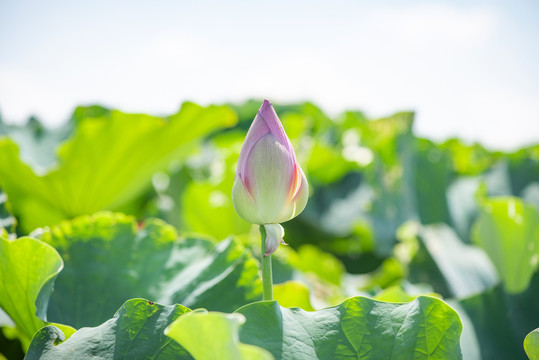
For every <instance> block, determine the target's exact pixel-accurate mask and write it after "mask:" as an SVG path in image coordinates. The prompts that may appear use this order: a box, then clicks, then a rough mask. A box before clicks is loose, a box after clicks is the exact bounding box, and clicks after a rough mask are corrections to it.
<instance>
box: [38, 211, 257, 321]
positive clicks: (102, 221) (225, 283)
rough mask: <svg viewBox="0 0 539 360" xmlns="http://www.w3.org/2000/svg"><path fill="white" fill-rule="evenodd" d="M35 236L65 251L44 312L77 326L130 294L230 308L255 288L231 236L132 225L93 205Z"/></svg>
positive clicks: (249, 262)
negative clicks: (184, 234)
mask: <svg viewBox="0 0 539 360" xmlns="http://www.w3.org/2000/svg"><path fill="white" fill-rule="evenodd" d="M41 239H42V240H43V241H44V242H46V243H49V244H51V245H52V246H54V247H55V248H56V249H57V250H58V252H59V253H60V255H61V256H62V258H64V259H65V268H64V270H63V271H62V272H61V273H60V275H59V276H58V278H57V280H56V285H55V288H54V292H53V293H52V296H51V299H50V303H49V309H48V315H49V318H50V319H53V320H54V321H57V322H61V323H64V324H69V325H72V326H74V327H76V328H79V327H82V326H96V325H98V324H100V323H102V322H103V321H105V320H107V319H108V318H110V317H111V316H112V314H114V312H115V311H116V309H117V308H118V307H119V306H120V305H121V304H122V303H124V302H125V301H126V300H128V299H130V298H134V297H144V298H147V299H150V300H152V301H155V302H160V303H166V304H174V303H180V304H183V305H184V306H189V307H206V308H208V309H213V310H220V311H233V310H235V309H236V308H238V307H239V306H241V305H244V304H246V303H248V302H250V301H254V300H257V299H259V297H260V295H261V291H262V290H261V280H260V278H259V276H258V273H257V271H258V269H257V265H256V262H255V260H254V259H253V258H252V257H251V256H250V255H249V254H248V253H247V252H246V251H245V249H244V248H243V247H242V246H241V245H240V244H238V243H237V242H236V241H234V240H232V239H228V240H225V241H223V242H221V243H219V244H217V245H216V246H215V245H213V243H212V242H211V241H208V240H204V239H201V238H184V239H178V236H177V234H176V231H175V230H174V228H173V227H171V226H170V225H167V224H165V223H163V222H162V221H159V220H149V221H147V222H146V223H144V224H141V225H137V223H136V222H135V219H134V218H132V217H130V216H125V215H122V214H111V213H98V214H96V215H94V216H83V217H79V218H76V219H74V220H72V221H70V222H63V223H61V224H60V225H58V226H56V227H53V228H51V229H50V230H47V231H45V233H44V234H43V235H42V237H41Z"/></svg>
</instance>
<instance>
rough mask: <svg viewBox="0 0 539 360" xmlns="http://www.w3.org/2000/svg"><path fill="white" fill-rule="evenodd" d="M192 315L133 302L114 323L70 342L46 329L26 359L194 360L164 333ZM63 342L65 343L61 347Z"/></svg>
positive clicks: (179, 309) (88, 330)
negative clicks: (187, 315) (172, 323)
mask: <svg viewBox="0 0 539 360" xmlns="http://www.w3.org/2000/svg"><path fill="white" fill-rule="evenodd" d="M189 311H190V310H189V309H188V308H186V307H183V306H181V305H171V306H164V305H160V304H156V303H152V302H150V301H147V300H144V299H132V300H129V301H127V302H126V303H125V304H124V305H122V307H121V308H120V309H119V310H118V311H117V312H116V314H114V317H113V318H112V319H110V320H107V321H106V322H104V323H103V324H101V325H99V326H97V327H94V328H83V329H80V330H79V331H77V332H75V333H74V334H73V336H71V337H70V338H69V339H67V340H66V341H64V339H65V336H64V334H63V333H62V331H61V330H60V329H59V328H57V327H55V326H47V327H44V328H42V329H41V330H40V331H38V332H37V333H36V335H35V336H34V338H33V340H32V343H31V344H30V347H29V349H28V353H27V355H26V359H27V360H34V359H35V360H37V359H41V360H48V359H50V360H53V359H54V360H68V359H74V358H77V359H86V358H99V359H155V360H168V359H174V360H184V359H185V360H187V359H192V357H191V356H190V355H189V353H188V352H187V351H186V350H185V349H184V348H182V347H181V346H180V345H178V344H177V343H176V342H174V341H172V339H170V338H168V337H166V336H165V335H164V333H163V332H164V330H165V327H166V326H167V325H168V324H170V323H171V322H173V321H174V320H176V319H177V318H178V317H179V316H180V315H182V314H184V313H186V312H189ZM60 341H64V342H62V343H61V344H58V343H59V342H60Z"/></svg>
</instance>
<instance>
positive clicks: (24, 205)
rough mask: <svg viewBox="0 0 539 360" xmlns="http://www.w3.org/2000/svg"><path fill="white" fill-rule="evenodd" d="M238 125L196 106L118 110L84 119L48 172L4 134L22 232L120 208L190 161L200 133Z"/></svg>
mask: <svg viewBox="0 0 539 360" xmlns="http://www.w3.org/2000/svg"><path fill="white" fill-rule="evenodd" d="M234 123H235V115H234V114H233V113H232V112H231V111H230V110H229V109H228V108H226V107H216V106H211V107H208V108H202V107H200V106H198V105H195V104H192V103H186V104H184V105H183V106H182V108H181V110H180V112H179V113H177V114H175V115H172V116H170V117H169V118H167V119H163V118H158V117H152V116H148V115H137V114H126V113H122V112H119V111H112V112H110V113H106V114H103V115H100V116H97V117H86V118H83V119H82V120H80V121H79V122H78V123H77V128H76V130H75V133H74V135H73V136H72V138H70V139H69V141H67V142H66V143H64V144H63V145H62V146H61V147H60V149H59V150H58V162H59V164H58V166H57V167H55V168H54V169H52V170H50V171H49V172H47V173H46V174H45V175H43V176H40V175H38V174H36V173H35V172H34V171H33V170H32V169H31V168H30V167H29V166H28V165H26V164H24V163H23V162H22V161H21V159H20V158H19V150H18V148H17V145H15V143H13V142H12V141H11V140H9V139H3V140H1V139H0V185H1V187H2V188H3V189H4V191H5V192H6V193H7V194H8V196H9V198H10V201H11V203H12V207H13V213H14V215H15V216H17V218H18V219H19V223H20V226H21V229H22V230H23V231H24V232H29V231H32V230H33V229H35V228H36V227H39V226H44V225H53V224H56V223H58V222H59V221H61V220H64V219H70V218H73V217H75V216H78V215H83V214H92V213H94V212H95V211H98V210H103V209H119V208H121V207H122V206H126V205H127V204H128V203H129V202H130V201H132V200H133V198H135V197H136V196H138V195H140V194H141V192H142V191H143V190H145V189H146V188H147V187H148V186H149V185H150V180H151V177H152V175H153V173H155V172H156V171H158V170H164V169H166V168H167V166H168V165H169V164H170V163H171V162H172V161H173V160H180V159H183V158H185V156H186V155H187V154H188V153H189V150H190V149H192V146H193V144H194V143H195V142H196V141H197V140H200V138H201V137H202V136H204V135H207V134H209V133H210V132H211V131H214V130H215V129H218V128H221V127H224V126H230V125H233V124H234ZM21 179H24V180H22V181H21Z"/></svg>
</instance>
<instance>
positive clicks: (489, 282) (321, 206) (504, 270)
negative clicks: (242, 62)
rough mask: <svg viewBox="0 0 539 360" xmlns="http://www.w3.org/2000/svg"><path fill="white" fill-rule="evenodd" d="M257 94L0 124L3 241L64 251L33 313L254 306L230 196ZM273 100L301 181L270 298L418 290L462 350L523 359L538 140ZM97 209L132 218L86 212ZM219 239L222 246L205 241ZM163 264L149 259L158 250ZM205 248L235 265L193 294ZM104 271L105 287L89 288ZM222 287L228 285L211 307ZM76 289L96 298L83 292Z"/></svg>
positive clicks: (533, 291)
mask: <svg viewBox="0 0 539 360" xmlns="http://www.w3.org/2000/svg"><path fill="white" fill-rule="evenodd" d="M260 103H261V101H260V100H251V101H247V102H245V103H242V104H228V105H219V106H209V107H201V106H198V105H195V104H193V103H185V104H183V105H182V107H181V109H180V111H179V112H178V113H176V114H173V115H171V116H168V117H164V118H159V117H154V116H149V115H140V114H128V113H123V112H120V111H117V110H112V109H107V108H104V107H100V106H89V107H79V108H77V109H76V110H75V111H74V113H73V116H72V118H71V120H70V121H69V122H68V123H67V124H66V125H65V126H63V127H62V128H57V129H52V130H51V129H48V128H47V127H44V126H42V125H41V124H40V123H39V120H37V119H35V118H33V119H31V121H30V122H29V123H28V124H27V125H26V126H22V127H21V126H14V125H6V124H4V123H2V124H1V127H0V131H1V132H2V135H3V137H2V138H1V140H0V158H1V161H0V186H1V188H2V191H3V193H2V194H3V195H2V199H3V202H2V203H1V206H2V207H1V208H0V210H1V212H0V213H1V214H2V224H5V225H4V227H5V229H6V231H5V232H6V236H11V237H13V236H15V235H18V236H23V235H28V234H29V233H31V232H33V233H32V236H38V237H40V238H41V239H42V240H43V241H45V242H47V243H50V244H51V245H53V246H54V247H55V248H56V249H57V250H58V252H59V253H60V255H61V256H62V258H64V267H65V268H64V270H63V272H65V275H64V277H62V273H60V276H59V278H58V280H57V281H56V285H55V290H54V291H53V293H52V297H51V300H50V303H49V307H48V316H49V318H50V319H51V320H52V321H57V322H60V323H64V324H69V325H73V326H75V327H80V326H88V325H92V326H95V325H98V324H99V323H101V322H102V321H104V320H106V319H108V318H109V317H110V316H112V314H113V312H114V310H115V309H117V308H118V307H119V306H120V305H121V304H122V303H123V301H125V300H127V299H129V298H132V297H151V298H152V299H155V300H157V299H161V300H162V301H164V302H165V303H171V302H172V303H174V302H176V303H178V302H180V301H179V300H180V299H181V300H182V301H184V302H183V303H182V304H183V305H186V306H192V305H195V306H197V305H196V304H198V306H199V307H200V306H203V307H207V308H210V309H213V310H221V311H223V310H224V311H233V310H234V309H235V308H237V307H239V306H241V305H242V304H246V303H248V302H250V301H252V300H256V299H258V298H259V296H260V283H259V281H260V280H259V278H258V277H257V276H256V270H253V266H254V267H255V269H256V266H257V265H256V260H254V259H256V258H257V257H258V256H259V252H260V247H259V238H258V231H257V229H256V227H254V226H251V225H250V224H248V223H246V222H244V221H243V220H242V219H241V218H239V216H238V215H237V214H236V212H235V211H234V208H233V205H232V202H231V198H230V191H231V188H232V184H233V181H234V171H235V165H236V162H237V158H238V154H239V150H240V148H241V144H242V141H243V138H244V136H245V134H246V131H247V129H248V127H249V126H250V123H251V121H252V119H253V117H254V114H256V111H257V109H258V107H259V105H260ZM275 108H276V111H277V113H278V114H279V115H280V117H281V120H282V123H283V125H284V127H285V129H286V130H287V133H288V135H289V137H290V139H291V141H292V143H293V145H294V147H295V149H296V153H297V157H298V159H299V162H300V163H301V165H302V167H303V168H304V170H305V172H306V174H307V177H308V179H309V183H310V185H311V186H310V189H311V190H310V191H311V194H310V200H309V203H308V205H307V208H306V209H305V211H304V212H303V213H302V214H301V215H300V216H298V217H297V218H295V219H293V220H291V221H289V222H287V223H285V224H283V225H284V228H285V232H286V237H285V238H286V241H287V243H289V244H290V245H289V246H281V247H280V249H279V251H277V252H276V254H275V256H274V278H275V282H276V290H275V294H276V297H277V300H278V301H280V302H281V304H283V305H284V306H301V307H303V308H304V309H305V310H309V311H312V310H313V309H319V308H322V307H325V306H329V305H336V304H338V303H340V302H342V301H343V300H344V299H346V298H348V297H350V296H356V295H366V296H371V297H375V298H377V299H382V300H386V301H397V302H406V301H410V300H411V299H414V298H415V297H416V296H417V295H420V294H431V295H434V296H436V297H440V298H443V299H445V300H446V301H447V302H449V304H451V305H452V306H454V307H455V309H456V310H457V311H458V313H459V315H460V317H461V319H462V321H463V323H464V333H463V336H462V340H461V346H462V349H463V353H464V358H479V357H481V358H484V359H487V358H488V359H497V358H499V359H503V358H511V357H512V356H515V354H520V355H519V356H524V350H523V347H522V341H523V339H524V337H525V335H526V334H527V333H528V332H530V331H531V330H533V329H534V328H535V327H536V326H537V324H538V323H539V309H538V308H537V306H536V299H537V298H538V297H539V274H538V259H539V209H538V206H539V145H534V146H529V147H524V148H522V149H519V150H517V151H515V152H501V151H490V150H488V149H486V148H484V147H483V146H481V145H480V144H477V143H475V144H468V143H464V142H462V141H460V140H458V139H450V140H447V141H445V142H434V141H431V140H429V139H425V138H421V137H418V136H416V135H415V134H414V131H413V124H414V114H413V113H397V114H395V115H393V116H390V117H386V118H380V119H368V118H367V117H366V116H364V115H363V114H362V113H360V112H357V111H350V112H344V113H342V114H340V115H338V116H336V117H330V116H328V115H327V114H325V113H324V112H323V111H322V110H321V109H320V108H318V107H317V106H316V105H315V104H313V103H299V104H288V105H279V104H275ZM34 154H39V156H35V155H34ZM28 159H31V160H28ZM99 211H115V212H122V213H124V214H126V215H130V216H132V217H127V218H125V215H121V214H118V215H110V214H108V213H101V214H102V215H99V214H96V215H93V214H94V213H96V212H99ZM81 215H92V218H88V219H87V218H84V217H80V216H81ZM154 218H157V219H162V220H163V221H165V222H167V223H168V224H170V225H172V227H171V226H170V225H166V224H164V223H163V224H162V223H160V222H159V221H158V220H151V219H154ZM134 219H136V220H137V221H138V225H137V224H136V223H135V222H134V221H135V220H134ZM37 228H43V229H44V230H39V231H37V232H36V231H35V229H37ZM49 228H50V230H48V229H49ZM137 228H138V229H139V230H136V229H137ZM135 230H136V231H137V232H138V231H140V232H138V233H136V232H134V231H135ZM176 231H177V232H179V233H180V234H197V235H196V236H197V237H198V238H199V239H198V240H196V239H193V240H189V241H188V242H187V243H184V245H181V247H180V248H178V249H175V248H174V247H175V246H176V245H173V244H172V243H169V244H167V242H169V241H173V240H174V239H175V238H176V237H177V235H175V234H176ZM9 232H11V233H12V235H8V233H9ZM128 234H133V235H128ZM137 234H138V235H137ZM133 236H134V237H133ZM228 237H232V239H234V240H233V242H232V243H230V241H231V240H230V239H229V240H228V243H226V244H225V243H220V242H219V241H220V240H223V239H226V238H228ZM108 239H116V240H114V241H113V240H108ZM128 239H132V240H128ZM151 239H153V240H151ZM166 239H170V240H166ZM111 241H112V242H111ZM212 242H213V243H215V244H217V246H218V249H219V250H216V251H217V252H215V250H211V243H212ZM107 243H110V245H106V244H107ZM107 247H110V248H109V250H106V252H108V253H109V255H110V254H114V253H117V256H115V257H114V256H110V257H108V258H109V259H112V260H105V259H104V258H102V256H101V255H98V254H99V253H100V252H102V251H104V250H99V249H105V248H107ZM243 247H245V248H246V249H248V251H247V253H243V254H244V255H241V254H242V251H244V250H241V249H243ZM127 248H130V249H131V250H129V251H128V253H129V254H130V255H129V257H128V258H125V259H124V260H125V261H124V260H121V259H122V258H123V257H122V256H123V255H121V254H122V253H125V252H126V249H127ZM181 249H184V250H181ZM208 251H209V252H208ZM227 252H230V255H226V254H227ZM234 252H235V254H236V255H232V254H233V253H234ZM90 253H95V254H96V255H95V259H96V260H90V258H88V257H87V255H85V254H90ZM137 253H139V254H140V256H142V257H140V259H141V260H140V261H139V262H138V263H137V261H136V259H137V258H138V257H139V255H136V254H137ZM182 253H185V254H187V253H191V254H195V253H197V254H199V255H197V258H192V255H191V258H189V259H188V258H184V257H183V256H184V255H181V254H182ZM142 254H144V255H142ZM167 254H171V255H167ZM174 254H175V255H174ZM167 257H168V258H169V260H168V262H167V265H164V263H162V260H159V259H165V258H167ZM205 257H208V259H214V260H208V261H210V262H211V263H213V264H214V265H213V266H214V267H215V268H216V269H217V268H220V269H226V268H227V267H230V266H232V267H231V268H230V269H235V270H233V272H231V273H230V275H229V276H228V277H227V280H226V279H225V280H219V281H220V282H219V283H220V284H222V285H215V286H214V287H213V288H210V289H207V290H204V291H205V292H200V291H201V290H198V289H202V288H200V286H201V285H202V284H204V282H206V281H208V279H206V278H205V276H216V274H219V273H220V272H221V271H223V270H218V269H217V270H215V271H214V270H208V271H207V275H204V274H203V273H200V275H197V276H198V280H197V279H195V278H192V275H189V274H190V272H192V271H194V270H193V269H194V268H192V267H191V268H189V266H191V265H189V261H191V262H196V261H198V260H196V259H198V258H200V259H202V258H205ZM142 258H144V259H145V260H142ZM240 258H241V259H244V260H241V262H238V261H239V260H232V259H240ZM129 259H131V260H129ZM133 259H135V260H133ZM172 259H177V260H174V261H175V263H172V262H171V261H172ZM180 259H181V260H180ZM217 259H221V260H217ZM92 261H95V262H94V263H92ZM107 261H109V262H110V261H112V262H110V263H107ZM178 261H179V262H178ZM217 261H221V262H222V263H219V262H217ZM230 261H233V263H229V264H228V265H227V262H230ZM124 262H125V264H124ZM130 262H133V264H131V265H129V263H130ZM150 263H154V264H156V266H157V264H160V263H161V265H159V266H164V267H163V268H162V269H161V270H159V271H158V270H155V266H154V267H152V266H150V265H148V264H150ZM122 264H124V265H122ZM137 264H138V265H137ZM174 264H175V265H174ZM99 269H101V270H99ZM115 269H116V270H115ZM124 269H130V270H129V272H128V273H125V275H122V273H124V272H125V271H126V270H124ZM174 269H175V270H174ZM182 269H191V270H185V271H186V272H184V273H185V274H187V276H188V277H189V283H188V284H189V285H185V284H187V283H186V282H185V281H187V280H185V281H183V280H180V279H181V276H182V275H178V274H182V271H183V270H182ZM226 271H227V273H228V270H226ZM231 271H232V270H231ZM253 271H254V273H253ZM111 273H114V274H116V275H115V277H116V278H117V279H118V280H117V281H118V283H117V285H111V284H112V283H110V282H107V283H103V282H102V281H100V280H98V279H105V278H106V277H107V275H105V274H111ZM234 274H236V275H234ZM253 274H255V275H253ZM73 276H75V277H76V278H77V279H79V280H77V282H78V283H79V284H84V283H85V282H87V284H88V285H83V288H85V289H86V290H83V291H86V293H85V292H82V293H81V296H80V297H78V298H79V299H80V300H79V301H82V303H71V302H70V300H69V296H67V294H69V293H71V294H72V293H73V292H77V291H81V290H76V289H70V286H72V285H70V284H72V283H73V281H72V280H69V277H73ZM122 276H127V277H126V278H124V280H122ZM178 276H180V277H178ZM248 277H249V278H250V279H251V280H248V279H247V278H248ZM191 278H192V279H191ZM85 279H86V280H85ZM128 279H130V280H128ZM137 279H138V280H137ZM255 279H256V280H255ZM171 281H172V282H171ZM215 281H217V280H212V283H215ZM227 281H228V282H229V285H226V282H227ZM257 282H258V283H257ZM150 283H151V284H154V285H152V287H151V288H150V289H143V288H141V286H145V285H144V284H150ZM168 283H170V285H167V284H168ZM198 283H200V284H201V285H197V284H198ZM255 283H256V284H257V285H254V284H255ZM99 284H102V285H99ZM130 284H131V285H130ZM173 284H184V285H173ZM215 284H217V283H215ZM234 284H236V285H234ZM99 286H101V288H99V289H98V287H99ZM171 286H172V288H174V289H176V290H174V291H172V290H170V289H171ZM182 286H189V287H188V288H184V289H182ZM219 286H220V287H219ZM229 288H237V289H244V290H241V292H239V290H234V292H232V293H231V294H228V295H227V296H226V299H227V300H224V299H225V298H223V296H224V294H226V293H228V291H227V290H226V289H229ZM111 289H115V290H114V291H111ZM159 289H162V290H159ZM164 289H168V290H166V291H164ZM195 289H196V290H195ZM92 291H98V292H99V293H102V294H107V296H106V297H103V298H102V299H100V301H99V302H95V301H93V300H91V296H92ZM163 291H164V292H163ZM182 291H183V292H184V293H183V294H184V295H181V294H182ZM186 291H187V292H186ZM192 291H195V293H196V294H199V295H197V296H196V297H194V295H192V296H189V294H190V293H191V292H192ZM212 291H213V293H212ZM219 292H220V294H221V295H218V294H219ZM84 294H86V295H84ZM174 294H176V295H174ZM212 294H213V295H212ZM118 296H120V297H118ZM186 296H187V297H186ZM216 298H221V301H220V302H219V303H214V302H215V299H216ZM174 299H176V300H174ZM186 299H192V300H186ZM212 299H213V300H212ZM534 299H535V300H534ZM66 301H67V302H66ZM185 301H187V303H186V302H185ZM189 301H190V302H189ZM84 302H88V303H87V304H86V305H84ZM62 304H63V305H62ZM70 304H71V305H70ZM100 304H103V305H100ZM105 305H106V306H105ZM104 306H105V307H104ZM92 307H95V309H94V310H91V308H92ZM71 308H72V310H69V309H71ZM109 308H110V309H109ZM80 309H86V310H85V312H83V313H77V311H79V312H80ZM90 310H91V311H90ZM87 311H89V312H87ZM90 314H91V315H90ZM88 316H90V317H89V318H88ZM96 316H98V317H97V318H96ZM3 324H4V328H3V332H2V333H3V335H2V338H1V339H0V342H1V343H2V349H6V351H10V352H11V351H15V350H11V349H12V348H16V347H17V340H15V339H17V338H20V336H16V335H14V334H13V331H12V330H11V329H12V328H11V327H10V322H9V321H7V320H6V321H5V322H3ZM22 339H24V336H23V337H22ZM26 341H27V340H26ZM22 346H23V347H24V346H25V345H24V344H23V345H22ZM26 346H27V345H26ZM3 351H4V350H3ZM15 352H16V351H15ZM12 354H13V353H12ZM13 356H16V355H13ZM8 358H9V355H8Z"/></svg>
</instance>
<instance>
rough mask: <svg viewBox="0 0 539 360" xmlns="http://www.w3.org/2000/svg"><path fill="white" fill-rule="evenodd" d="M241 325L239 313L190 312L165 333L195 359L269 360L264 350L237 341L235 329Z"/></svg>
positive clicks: (270, 359)
mask: <svg viewBox="0 0 539 360" xmlns="http://www.w3.org/2000/svg"><path fill="white" fill-rule="evenodd" d="M244 322H245V318H244V317H243V316H242V315H240V314H223V313H217V312H210V313H208V312H207V311H206V310H202V311H192V312H189V313H187V314H185V315H183V316H181V317H180V318H179V319H177V320H176V321H174V322H173V323H172V324H171V325H170V326H169V327H168V328H167V329H166V331H165V334H167V336H169V337H171V338H173V339H174V340H176V341H177V342H179V343H180V344H181V345H182V346H183V347H184V348H185V349H187V350H188V351H189V352H190V353H191V354H192V355H193V356H194V358H195V359H197V360H213V359H222V360H272V359H273V356H271V354H270V353H269V352H267V351H266V350H264V349H261V348H259V347H256V346H252V345H246V344H242V343H240V342H239V336H238V330H239V327H240V326H241V325H242V324H243V323H244Z"/></svg>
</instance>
